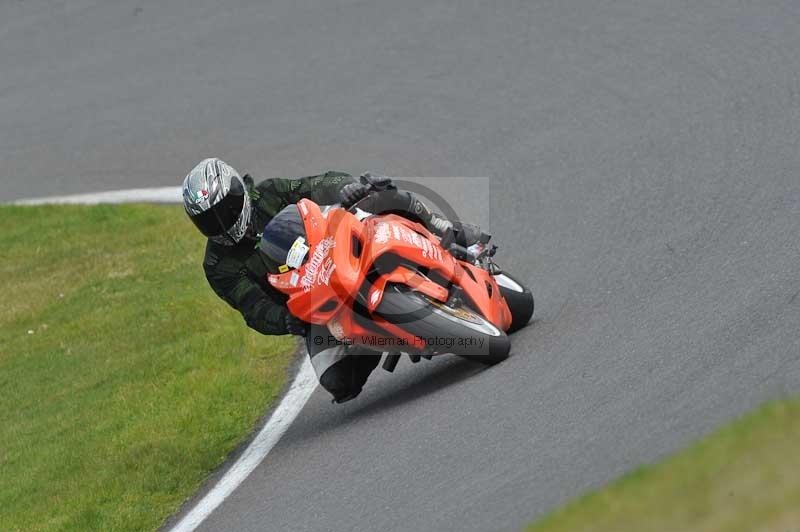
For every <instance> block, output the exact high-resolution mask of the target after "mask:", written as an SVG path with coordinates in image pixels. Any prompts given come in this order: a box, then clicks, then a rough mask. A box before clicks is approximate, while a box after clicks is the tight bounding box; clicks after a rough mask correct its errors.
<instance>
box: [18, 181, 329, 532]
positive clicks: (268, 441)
mask: <svg viewBox="0 0 800 532" xmlns="http://www.w3.org/2000/svg"><path fill="white" fill-rule="evenodd" d="M136 202H146V203H180V202H181V188H180V187H162V188H139V189H132V190H114V191H111V192H100V193H97V194H76V195H72V196H54V197H50V198H38V199H24V200H17V201H15V202H14V203H15V204H16V205H52V204H81V205H95V204H98V203H136ZM316 387H317V376H316V374H315V373H314V368H313V367H312V366H311V362H310V360H309V359H308V357H304V360H303V364H302V365H301V366H300V371H298V372H297V375H296V376H295V378H294V381H293V382H292V385H291V386H290V387H289V391H288V392H286V395H284V396H283V398H282V399H281V402H280V403H279V404H278V406H277V408H275V410H274V411H273V412H272V415H271V416H270V417H269V420H267V423H266V424H265V425H264V428H262V429H261V430H260V431H259V432H258V434H257V435H256V437H255V438H253V441H252V442H250V445H248V446H247V448H246V449H245V450H244V452H243V453H242V455H241V456H240V457H239V459H238V460H236V462H235V463H234V464H233V465H232V466H231V467H230V468H229V469H228V470H227V471H226V472H225V474H223V475H222V478H220V479H219V481H217V483H216V484H215V485H214V487H213V488H211V489H210V490H209V491H208V493H206V494H205V495H204V496H203V498H202V499H200V501H199V502H198V503H197V504H195V506H194V508H192V509H191V510H190V511H189V513H187V514H186V515H185V516H183V519H181V520H180V521H179V522H178V524H176V525H175V526H174V527H172V529H171V532H191V531H192V530H194V529H195V528H197V527H198V526H200V523H202V522H203V521H204V520H205V519H206V518H207V517H208V516H209V515H211V512H213V511H214V510H215V509H216V508H217V507H218V506H219V505H220V504H222V502H223V501H224V500H225V499H227V498H228V496H229V495H230V494H231V493H233V491H234V490H235V489H236V488H238V487H239V485H240V484H241V483H242V482H244V480H245V479H246V478H247V477H248V476H249V475H250V473H252V472H253V470H254V469H255V468H256V467H258V464H260V463H261V462H262V461H263V460H264V458H265V457H266V456H267V454H269V452H270V451H271V450H272V448H273V447H274V446H275V444H276V443H278V441H279V440H280V439H281V436H283V434H284V433H285V432H286V430H287V429H288V428H289V426H290V425H291V424H292V422H293V421H294V420H295V418H296V417H297V415H298V414H299V413H300V411H301V410H302V409H303V406H305V404H306V402H307V401H308V399H309V398H310V397H311V394H312V393H314V390H315V389H316Z"/></svg>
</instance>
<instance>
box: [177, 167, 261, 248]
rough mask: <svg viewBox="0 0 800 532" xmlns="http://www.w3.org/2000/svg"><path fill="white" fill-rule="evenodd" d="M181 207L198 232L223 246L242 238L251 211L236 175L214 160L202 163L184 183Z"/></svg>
mask: <svg viewBox="0 0 800 532" xmlns="http://www.w3.org/2000/svg"><path fill="white" fill-rule="evenodd" d="M183 207H184V209H186V214H188V215H189V219H190V220H192V222H193V223H194V225H196V226H197V228H198V229H200V232H202V233H203V234H204V235H206V236H207V237H208V238H209V239H210V240H212V241H214V242H216V243H218V244H222V245H225V246H232V245H234V244H236V243H237V242H239V241H240V240H241V239H242V238H243V237H244V235H245V234H246V233H247V230H248V229H249V227H250V215H251V212H252V210H253V206H252V205H251V204H250V196H249V195H248V193H247V187H245V184H244V181H242V178H241V177H239V172H237V171H236V170H235V169H234V168H233V167H231V166H229V165H228V164H227V163H225V161H222V160H220V159H217V158H216V157H214V158H211V159H204V160H203V161H201V162H200V164H198V165H197V166H195V167H194V168H193V169H192V171H191V172H189V175H187V176H186V179H184V180H183Z"/></svg>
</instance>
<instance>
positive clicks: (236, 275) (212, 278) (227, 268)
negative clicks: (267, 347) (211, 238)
mask: <svg viewBox="0 0 800 532" xmlns="http://www.w3.org/2000/svg"><path fill="white" fill-rule="evenodd" d="M203 269H204V270H205V273H206V279H208V284H210V285H211V288H212V289H213V290H214V292H216V294H217V295H218V296H219V297H221V298H222V299H223V300H224V301H225V302H226V303H228V304H229V305H230V306H231V307H233V308H235V309H236V310H238V311H239V312H240V313H241V314H242V317H243V318H244V321H245V322H246V323H247V325H248V326H249V327H250V328H251V329H254V330H256V331H258V332H260V333H261V334H269V335H278V334H287V332H288V331H287V330H286V314H287V312H288V311H287V310H286V308H285V307H283V306H282V305H280V304H278V303H277V302H276V301H274V300H273V299H272V298H271V297H270V296H269V295H268V294H267V293H266V292H264V290H263V289H262V288H261V287H260V286H259V285H258V283H256V282H255V281H253V280H252V279H250V278H249V277H248V276H247V271H246V268H245V266H244V265H243V264H242V263H240V262H239V261H237V260H234V259H231V258H226V257H222V258H220V257H217V256H216V255H215V254H213V253H210V252H208V251H207V252H206V259H205V261H204V262H203Z"/></svg>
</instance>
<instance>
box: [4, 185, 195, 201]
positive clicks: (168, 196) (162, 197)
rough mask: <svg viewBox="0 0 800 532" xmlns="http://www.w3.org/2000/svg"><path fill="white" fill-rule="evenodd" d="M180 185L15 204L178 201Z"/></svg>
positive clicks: (39, 199)
mask: <svg viewBox="0 0 800 532" xmlns="http://www.w3.org/2000/svg"><path fill="white" fill-rule="evenodd" d="M181 201H182V199H181V187H161V188H134V189H130V190H111V191H109V192H97V193H94V194H73V195H70V196H50V197H47V198H33V199H22V200H17V201H15V202H14V204H15V205H57V204H65V203H74V204H79V205H96V204H98V203H136V202H143V203H180V202H181Z"/></svg>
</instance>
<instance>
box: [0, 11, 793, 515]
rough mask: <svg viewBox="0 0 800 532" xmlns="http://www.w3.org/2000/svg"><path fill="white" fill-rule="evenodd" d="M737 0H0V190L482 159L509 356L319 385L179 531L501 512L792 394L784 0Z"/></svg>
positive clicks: (459, 193)
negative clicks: (264, 452) (507, 293)
mask: <svg viewBox="0 0 800 532" xmlns="http://www.w3.org/2000/svg"><path fill="white" fill-rule="evenodd" d="M755 4H756V3H754V2H744V1H738V2H737V1H727V0H726V1H721V0H720V1H700V2H660V1H656V0H636V1H633V0H629V1H613V2H612V1H588V0H587V1H557V2H556V1H534V2H499V1H490V2H443V1H430V0H425V1H421V0H406V1H403V2H390V1H380V2H363V1H325V2H323V1H314V2H310V1H279V2H269V3H265V2H261V1H255V0H231V1H227V2H224V3H222V2H210V1H207V0H200V1H198V0H191V1H190V0H182V1H170V2H155V1H147V2H123V1H120V0H113V1H112V0H102V1H99V0H97V1H86V0H70V1H62V2H44V1H37V0H24V1H12V0H3V1H2V2H0V50H1V51H2V52H1V53H0V124H2V127H0V181H1V182H2V187H0V199H1V200H11V199H17V198H21V197H30V196H42V195H53V194H61V193H77V192H92V191H97V190H105V189H116V188H132V187H142V186H159V185H173V184H177V183H178V181H179V180H180V179H181V177H182V176H183V175H184V174H185V173H186V171H187V170H188V169H189V168H190V167H191V166H192V164H193V163H194V162H195V161H196V160H198V159H200V158H201V157H203V156H207V155H209V154H218V155H220V156H222V157H225V158H227V159H229V160H230V161H232V162H234V163H235V164H236V165H237V166H239V167H240V168H241V169H243V170H249V171H251V172H253V173H258V174H260V175H263V176H274V175H304V174H305V175H307V174H311V173H316V172H318V171H321V170H324V169H327V168H337V169H343V170H347V171H351V172H359V171H361V170H363V169H375V170H383V171H385V172H386V173H388V174H390V175H418V176H439V175H447V176H454V175H455V176H457V175H465V176H488V177H490V178H491V182H492V187H491V194H490V195H489V196H488V197H484V198H482V199H483V202H482V203H481V205H484V206H488V207H489V216H490V220H489V222H490V225H491V230H492V231H493V233H494V235H495V238H496V241H497V242H498V243H499V244H501V245H502V246H503V249H504V251H505V252H504V253H503V252H502V251H501V253H502V255H501V258H502V262H503V264H504V265H505V266H506V267H507V269H508V270H509V271H511V272H513V273H515V274H516V275H517V276H519V277H520V278H521V279H523V280H524V281H525V282H526V283H528V284H529V286H530V287H531V288H532V289H533V290H534V292H535V295H536V298H537V313H536V321H535V322H534V323H533V324H532V325H531V326H530V327H528V328H527V329H525V330H523V331H522V332H520V333H519V334H517V335H516V336H515V337H514V340H513V356H512V358H510V359H509V360H508V361H506V362H505V363H503V364H501V365H499V366H497V367H494V368H492V369H489V370H482V369H481V368H479V367H476V366H474V365H472V364H471V363H469V362H466V361H462V360H457V359H441V360H439V361H435V362H429V363H420V364H418V365H416V366H411V365H410V364H409V363H407V362H406V363H404V364H402V365H401V366H400V367H399V368H398V370H397V372H396V374H394V375H387V374H383V373H381V374H377V375H376V376H375V377H374V378H373V379H372V380H371V381H370V383H369V386H368V389H367V390H366V391H365V392H364V394H363V395H362V396H361V397H359V398H358V399H357V400H355V401H352V402H351V403H348V404H346V405H343V406H334V405H331V404H330V403H329V402H328V398H327V397H326V395H325V394H324V393H323V392H322V391H320V390H318V391H317V392H316V393H315V395H314V397H312V398H311V400H310V401H309V403H308V405H307V406H306V408H305V409H304V411H303V412H302V414H301V416H300V417H299V418H298V419H297V421H296V422H295V423H294V425H293V426H292V428H291V429H290V430H289V431H288V432H287V434H286V435H285V436H284V438H283V439H282V440H281V442H280V443H279V444H278V445H277V446H276V447H275V448H274V449H273V451H272V453H271V454H270V455H269V457H268V458H267V460H266V461H265V462H264V463H263V464H262V465H261V466H260V467H259V468H258V469H256V470H255V472H254V473H253V474H252V475H251V476H250V477H249V479H248V480H247V481H246V482H245V483H244V484H242V485H241V486H240V487H239V489H238V490H236V492H234V494H233V495H232V496H231V497H230V498H229V499H228V500H227V501H226V502H225V503H224V504H223V505H222V506H220V507H219V508H218V509H217V511H215V512H214V513H213V514H212V515H211V516H210V517H209V519H208V520H207V521H205V523H204V524H203V525H202V527H201V528H202V529H203V530H248V531H249V530H264V529H270V530H514V529H517V528H519V527H520V526H522V525H523V524H524V523H526V522H528V521H529V520H531V519H534V518H536V517H537V516H540V515H541V514H542V513H543V512H545V511H547V510H549V509H551V508H553V507H554V506H556V505H558V504H559V503H562V502H564V501H566V500H568V499H570V498H571V497H573V496H575V495H578V494H580V493H582V492H584V491H586V490H588V489H591V488H594V487H597V486H600V485H602V484H603V483H605V482H607V481H609V480H610V479H612V478H614V477H616V476H618V475H619V474H621V473H623V472H625V471H626V470H629V469H630V468H632V467H634V466H636V465H638V464H642V463H648V462H652V461H655V460H657V459H659V458H660V457H663V456H664V455H666V454H668V453H670V452H672V451H675V450H676V449H679V448H681V447H682V446H684V445H686V444H687V443H689V442H690V441H692V440H693V439H695V438H697V437H699V436H701V435H702V434H704V433H706V432H708V431H710V430H712V429H713V428H714V427H716V426H718V425H720V424H721V423H723V422H725V421H726V420H729V419H731V418H732V417H734V416H736V415H737V414H739V413H741V412H743V411H745V410H747V409H749V408H751V407H752V406H754V405H755V404H757V403H759V402H760V401H762V400H765V399H767V398H771V397H777V396H782V395H785V394H789V393H796V392H798V391H800V336H799V335H798V331H800V295H798V294H800V270H799V269H798V264H800V143H799V142H798V141H800V82H799V81H798V71H800V54H798V53H797V52H798V50H800V32H798V31H797V28H798V27H800V4H798V3H797V2H792V1H785V2H775V1H763V2H758V3H757V4H758V5H755ZM447 192H449V193H450V199H451V200H452V202H453V203H454V204H455V205H457V206H459V205H465V204H468V202H467V200H470V202H472V204H474V197H472V196H473V195H472V194H470V191H465V190H463V189H460V190H459V189H455V190H449V191H447ZM462 209H463V210H465V211H466V212H463V217H464V218H468V217H469V216H470V214H471V213H470V212H469V210H470V208H462ZM199 260H200V257H198V267H200V264H199Z"/></svg>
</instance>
